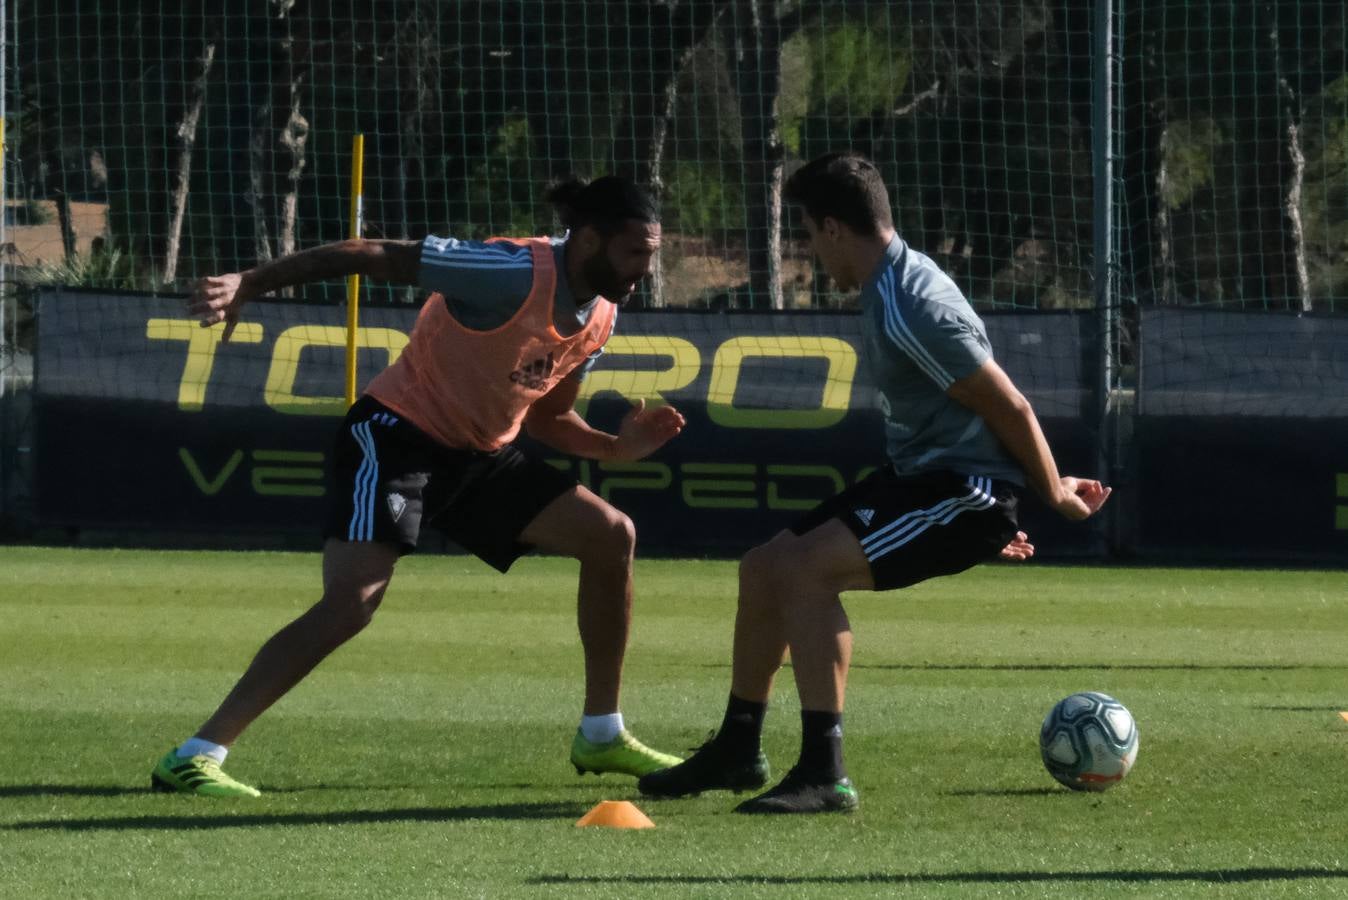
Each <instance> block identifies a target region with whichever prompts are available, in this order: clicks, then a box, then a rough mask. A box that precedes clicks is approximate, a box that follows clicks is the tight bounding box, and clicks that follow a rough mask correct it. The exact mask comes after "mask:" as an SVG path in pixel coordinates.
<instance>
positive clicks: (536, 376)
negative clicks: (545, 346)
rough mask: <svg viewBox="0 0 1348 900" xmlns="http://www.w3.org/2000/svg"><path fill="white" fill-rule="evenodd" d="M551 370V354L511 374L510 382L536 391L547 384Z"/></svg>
mask: <svg viewBox="0 0 1348 900" xmlns="http://www.w3.org/2000/svg"><path fill="white" fill-rule="evenodd" d="M552 369H553V362H552V354H551V353H549V354H548V355H547V356H546V357H545V358H543V359H536V360H534V361H533V362H531V363H529V364H528V365H527V366H521V367H520V368H518V369H516V370H515V371H513V372H511V373H510V380H511V381H513V382H515V383H516V384H522V385H524V386H525V387H527V388H532V389H533V390H535V391H537V390H540V389H541V388H542V387H543V386H544V385H546V384H547V383H548V378H550V377H551V376H552Z"/></svg>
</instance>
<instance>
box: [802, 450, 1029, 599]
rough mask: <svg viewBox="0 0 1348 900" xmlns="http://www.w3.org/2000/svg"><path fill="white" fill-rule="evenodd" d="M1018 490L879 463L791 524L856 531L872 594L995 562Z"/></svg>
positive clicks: (1010, 527) (1011, 523) (1008, 533)
mask: <svg viewBox="0 0 1348 900" xmlns="http://www.w3.org/2000/svg"><path fill="white" fill-rule="evenodd" d="M1017 490H1018V488H1017V487H1016V486H1015V485H1014V484H1011V483H1010V482H1007V481H998V480H993V479H991V478H984V477H980V476H977V475H959V474H956V473H954V472H928V473H923V474H921V475H908V476H899V475H895V474H894V470H893V469H891V468H890V467H889V466H884V467H883V468H881V469H879V470H878V471H876V472H874V473H872V474H871V475H869V476H867V477H866V478H864V479H862V480H861V481H859V482H858V483H856V484H854V485H852V486H851V487H850V488H848V489H847V490H845V491H843V492H842V493H841V494H838V495H837V496H835V497H832V498H830V499H828V500H825V501H824V502H823V503H821V504H819V505H818V506H816V507H815V508H814V509H813V510H811V511H810V512H808V513H806V514H805V516H804V517H803V518H801V519H800V520H798V521H797V522H795V523H794V524H793V525H792V526H791V531H792V532H793V533H794V534H797V535H803V534H805V533H806V532H809V531H813V530H814V529H815V528H818V527H819V526H820V525H823V524H824V523H825V522H827V521H829V520H830V519H837V520H838V521H840V522H842V523H843V524H844V525H846V526H847V527H848V528H850V529H851V530H852V533H853V534H855V535H856V536H857V540H859V541H860V542H861V549H862V550H863V551H864V552H865V554H866V559H867V560H869V561H870V564H871V577H872V578H873V579H874V580H875V589H876V590H877V591H888V590H893V589H894V588H901V587H907V586H908V585H910V584H917V583H918V582H919V581H925V580H927V579H928V578H934V577H936V576H937V575H953V574H955V573H956V572H963V571H964V570H965V569H967V568H969V567H970V566H974V565H977V564H978V563H981V562H986V561H988V560H990V559H995V558H996V557H997V554H998V552H999V551H1000V550H1001V549H1002V548H1003V547H1005V546H1006V545H1007V544H1008V543H1010V541H1011V539H1012V538H1014V537H1015V536H1016V530H1017V527H1018V526H1017V523H1016V505H1017V503H1018V502H1019V495H1018V494H1017Z"/></svg>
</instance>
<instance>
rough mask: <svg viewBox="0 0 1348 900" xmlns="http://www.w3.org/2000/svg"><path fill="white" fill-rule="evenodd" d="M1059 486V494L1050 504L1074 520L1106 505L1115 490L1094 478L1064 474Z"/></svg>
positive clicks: (1090, 514) (1089, 514)
mask: <svg viewBox="0 0 1348 900" xmlns="http://www.w3.org/2000/svg"><path fill="white" fill-rule="evenodd" d="M1058 486H1059V491H1058V494H1057V496H1055V497H1054V498H1053V499H1052V500H1051V501H1050V503H1049V505H1050V506H1052V507H1053V508H1054V509H1056V510H1057V511H1058V512H1060V513H1062V514H1063V515H1064V516H1066V517H1067V518H1069V519H1071V520H1072V521H1074V522H1079V521H1081V520H1082V519H1086V518H1089V517H1090V516H1092V515H1093V514H1094V513H1095V511H1096V510H1098V509H1099V508H1100V507H1102V506H1104V505H1105V501H1106V500H1108V499H1109V495H1110V494H1111V493H1113V491H1114V489H1113V488H1107V487H1105V486H1104V485H1102V484H1101V483H1100V482H1098V481H1095V480H1094V479H1091V478H1073V477H1072V476H1071V475H1064V476H1062V477H1061V478H1060V479H1059V480H1058Z"/></svg>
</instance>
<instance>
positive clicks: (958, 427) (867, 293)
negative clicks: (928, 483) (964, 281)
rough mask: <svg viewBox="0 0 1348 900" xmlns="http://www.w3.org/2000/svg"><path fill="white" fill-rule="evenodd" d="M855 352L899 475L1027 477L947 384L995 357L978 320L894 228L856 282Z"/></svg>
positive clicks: (1022, 481) (947, 280)
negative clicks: (874, 389)
mask: <svg viewBox="0 0 1348 900" xmlns="http://www.w3.org/2000/svg"><path fill="white" fill-rule="evenodd" d="M861 312H862V325H861V332H862V348H863V349H862V356H863V358H864V359H865V360H866V364H867V365H869V366H870V369H871V375H872V377H873V378H874V379H875V383H876V385H877V386H878V387H879V390H880V405H881V409H882V411H883V412H884V416H885V443H886V452H887V453H888V455H889V459H890V461H891V462H892V463H893V465H894V471H895V472H896V473H897V474H899V475H916V474H918V473H922V472H935V471H950V472H957V473H960V474H963V475H976V476H977V475H981V476H987V477H990V478H999V479H1003V480H1006V481H1010V482H1013V483H1015V484H1018V485H1024V484H1025V476H1024V474H1023V473H1022V472H1021V469H1020V466H1019V465H1018V464H1017V463H1016V461H1015V460H1014V459H1013V458H1012V457H1011V454H1010V453H1008V452H1007V450H1006V448H1005V447H1003V446H1002V444H1001V441H999V440H998V439H997V437H996V435H994V434H993V433H992V432H991V431H990V430H989V429H988V427H987V424H986V423H985V422H984V421H983V420H982V419H981V418H980V417H978V416H977V415H975V414H974V413H973V411H972V410H970V409H969V408H967V407H965V406H963V405H962V404H960V403H957V402H956V401H954V400H952V399H951V398H950V397H949V396H948V395H947V394H946V390H947V389H948V388H949V387H950V385H951V384H953V383H954V382H956V381H958V380H959V379H961V378H964V377H965V376H967V375H971V374H972V373H973V372H974V371H976V370H977V369H978V368H979V367H980V366H982V365H983V363H985V362H987V361H988V360H989V359H991V358H992V345H991V344H989V343H988V335H987V331H986V330H985V329H984V327H983V321H982V320H981V319H980V318H979V317H978V314H977V313H975V312H974V310H973V307H972V306H970V305H969V301H968V300H966V299H965V298H964V295H963V294H962V293H961V292H960V289H959V288H958V287H957V286H956V285H955V282H953V281H951V280H950V277H949V276H948V275H946V274H945V273H944V272H942V271H941V270H940V268H939V267H938V266H937V265H936V264H935V263H934V262H932V261H931V259H929V258H928V257H927V256H925V255H923V254H921V253H919V252H917V251H916V250H914V249H913V248H911V247H909V246H908V245H907V244H906V243H904V242H903V241H902V240H901V239H900V238H899V237H898V235H895V236H894V239H893V240H892V241H890V242H889V246H888V247H887V248H886V249H885V256H884V258H883V259H881V261H880V264H879V265H878V266H876V269H875V271H874V272H872V273H871V276H870V277H869V278H868V279H867V280H866V282H865V284H864V286H863V287H862V289H861Z"/></svg>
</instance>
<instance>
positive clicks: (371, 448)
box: [151, 176, 684, 796]
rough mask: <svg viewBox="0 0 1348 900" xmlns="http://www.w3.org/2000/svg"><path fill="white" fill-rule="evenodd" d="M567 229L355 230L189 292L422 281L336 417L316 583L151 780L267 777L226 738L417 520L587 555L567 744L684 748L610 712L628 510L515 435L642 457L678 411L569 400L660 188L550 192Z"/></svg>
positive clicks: (302, 657) (351, 613)
mask: <svg viewBox="0 0 1348 900" xmlns="http://www.w3.org/2000/svg"><path fill="white" fill-rule="evenodd" d="M548 199H549V200H550V201H551V202H552V203H553V204H554V205H555V206H556V207H557V209H558V212H559V215H560V217H561V219H562V222H563V224H564V225H566V226H567V228H568V229H569V230H568V232H567V235H566V236H565V237H563V238H559V239H558V238H547V237H539V238H528V239H523V240H515V239H493V240H490V241H486V242H476V241H462V240H456V239H454V238H438V237H428V238H426V239H425V240H424V241H420V242H417V241H393V240H348V241H339V242H336V243H331V244H326V245H323V246H320V247H315V248H313V249H311V250H306V251H303V252H300V253H296V254H294V255H292V256H288V257H285V258H282V259H278V260H274V261H271V262H267V263H264V264H262V265H260V266H258V267H256V268H253V269H250V270H248V271H245V272H237V273H231V274H225V275H217V276H212V277H208V278H204V279H202V280H201V281H200V282H199V283H198V284H197V285H196V287H195V290H194V292H193V294H192V297H191V299H190V301H189V306H188V309H189V311H190V312H191V313H192V314H193V315H195V316H198V317H200V319H201V323H202V325H203V326H210V325H215V324H218V323H221V322H223V323H224V327H225V335H224V339H225V340H228V337H229V334H230V332H232V331H233V328H234V325H235V323H236V322H237V320H238V317H239V313H240V309H241V308H242V307H243V305H244V304H245V303H247V302H248V301H249V300H251V299H252V298H254V297H258V296H261V295H263V294H267V293H269V292H272V291H275V290H278V289H280V288H284V287H289V286H293V285H299V284H305V283H308V282H313V281H321V280H327V279H336V278H341V277H345V276H347V275H351V274H360V275H365V276H369V277H371V278H376V279H382V280H385V281H389V282H392V283H395V284H409V285H420V286H421V287H422V288H425V289H426V290H428V291H430V292H431V294H430V297H429V299H428V300H427V301H426V303H425V305H424V306H423V307H422V309H421V313H420V315H419V316H418V317H417V321H416V324H415V326H414V327H413V329H412V333H411V336H410V340H409V343H408V345H407V347H406V348H405V349H404V351H403V353H402V355H401V356H399V357H398V359H397V360H396V361H395V362H394V363H393V364H392V365H391V366H389V367H388V368H387V369H385V370H384V371H383V372H382V373H381V374H379V375H378V376H377V377H375V379H374V380H373V381H371V383H370V384H369V386H368V387H367V388H366V390H365V393H364V395H363V396H362V397H361V398H360V399H359V400H358V401H357V402H356V404H355V405H354V406H352V407H351V409H350V411H349V412H348V413H347V416H346V419H345V420H344V422H343V423H342V426H341V428H340V429H339V430H338V433H337V439H336V445H335V448H334V455H333V471H332V472H331V481H330V485H329V489H328V497H329V502H330V511H329V514H328V519H327V523H326V528H325V532H324V534H325V537H326V542H325V544H324V549H323V595H322V598H321V599H320V600H319V601H318V602H317V603H316V604H315V605H314V606H313V607H311V608H310V609H309V610H308V611H307V612H305V613H304V614H303V615H301V616H300V617H299V618H298V619H296V620H295V621H293V622H291V623H290V624H289V625H287V626H285V627H284V628H282V629H281V630H280V631H279V632H277V633H276V634H275V635H274V636H273V637H272V638H271V639H270V640H268V641H267V642H266V643H265V644H264V645H263V646H262V648H261V650H259V651H258V653H257V656H256V657H255V658H254V659H253V661H252V664H251V665H250V666H249V667H248V670H247V671H246V672H245V673H244V674H243V677H242V678H240V679H239V681H238V683H237V684H236V685H235V686H234V689H233V690H232V691H231V692H230V693H229V695H228V696H227V697H226V698H225V699H224V701H223V702H222V703H221V705H220V707H219V708H218V709H217V710H216V711H215V713H214V714H213V715H212V716H211V717H210V718H209V719H208V720H207V721H206V722H205V724H203V725H202V726H201V728H200V729H199V730H198V731H197V732H196V734H195V735H194V736H193V737H191V738H190V739H189V740H187V741H185V742H184V743H183V744H181V745H180V746H178V747H175V748H174V749H173V750H170V751H169V752H168V754H167V755H165V756H164V758H163V759H161V760H160V761H159V763H158V765H157V766H156V767H155V769H154V772H153V773H152V776H151V782H152V784H153V786H154V787H156V788H157V789H160V790H166V791H183V792H188V793H196V794H203V795H209V796H257V795H258V793H259V792H258V791H257V790H256V789H255V788H253V787H250V786H249V785H246V784H243V783H241V782H238V781H236V780H234V779H233V778H231V777H230V776H229V775H227V774H225V773H224V772H223V771H222V770H221V765H222V764H223V763H224V761H225V756H226V754H227V752H228V748H229V747H230V746H231V745H232V744H233V743H234V742H235V740H236V739H237V738H238V737H239V736H240V735H241V734H242V733H243V731H244V730H245V729H246V728H247V727H248V726H249V725H250V724H251V723H252V722H253V721H254V720H255V719H256V718H257V717H258V716H259V715H261V714H262V713H263V712H264V711H265V710H266V709H267V708H269V707H270V706H271V705H272V704H273V703H275V702H276V701H277V700H279V699H280V698H281V697H282V696H283V695H284V694H285V693H286V692H287V691H289V690H290V689H291V688H292V687H294V686H295V685H296V684H298V683H299V681H300V680H301V679H303V678H304V677H305V676H306V675H307V674H308V673H309V672H310V671H311V670H312V669H313V668H314V667H315V666H317V665H318V664H319V663H320V662H322V660H323V659H324V658H326V657H327V655H328V654H329V653H331V652H332V651H333V650H335V649H337V647H339V646H341V645H342V644H343V643H345V642H346V641H347V640H349V639H350V638H352V637H353V636H355V635H356V634H357V633H358V632H359V631H360V630H361V629H363V628H364V627H365V626H366V625H367V624H369V622H370V620H371V617H372V616H373V615H374V612H375V610H376V609H377V608H378V607H379V604H380V602H381V601H382V600H383V597H384V593H385V591H386V590H387V589H388V586H389V582H390V580H391V579H392V577H393V570H394V567H395V564H396V563H397V561H398V559H399V557H400V556H402V555H403V554H405V553H408V552H411V551H412V550H413V549H414V548H415V547H416V544H417V540H418V537H419V535H420V532H421V529H422V527H423V526H430V527H432V528H435V529H437V530H439V531H441V532H443V533H444V534H445V535H447V536H448V537H449V538H451V539H452V540H454V541H455V542H457V543H458V544H460V545H461V546H463V547H464V548H465V549H467V550H469V551H470V552H472V553H474V554H476V555H477V556H478V557H479V558H481V559H482V560H484V561H485V562H487V563H488V564H490V565H491V566H493V567H495V568H496V569H498V570H500V571H501V572H505V571H506V570H507V569H509V568H510V566H511V564H512V563H513V562H514V561H515V560H516V559H517V558H519V557H520V556H521V555H522V554H524V553H526V552H528V551H529V550H530V549H533V548H537V549H538V550H541V551H543V552H545V553H551V554H557V555H562V556H570V557H574V558H576V559H578V560H579V561H580V586H579V600H578V616H577V618H578V621H579V629H580V637H581V645H582V647H583V649H584V655H585V700H584V707H583V713H582V716H581V721H580V727H579V729H578V730H577V732H576V735H575V738H574V739H573V741H572V745H571V762H572V764H574V765H575V767H576V769H577V771H579V772H582V773H583V772H586V771H592V772H596V773H600V772H618V773H623V774H628V775H634V776H641V775H645V774H649V773H651V772H655V771H658V770H660V769H662V768H665V767H668V766H670V765H673V764H675V763H677V762H678V761H679V760H678V758H677V757H674V756H670V755H667V754H664V753H660V752H658V751H656V750H652V749H651V748H649V747H646V746H645V745H643V744H642V743H641V742H639V741H638V740H636V738H634V737H633V736H632V735H631V734H630V733H629V732H628V731H627V730H626V728H625V727H624V724H623V718H622V714H621V712H619V703H618V701H619V691H620V686H621V680H622V664H623V655H624V653H625V651H626V647H627V639H628V631H629V628H630V624H631V608H632V560H633V555H634V548H635V542H636V534H635V529H634V527H633V525H632V521H631V520H630V519H629V518H628V517H627V516H626V515H624V514H623V513H622V512H620V511H619V510H617V509H615V508H614V507H613V506H611V505H609V504H608V503H607V502H605V501H604V500H602V499H601V498H599V497H598V496H596V495H595V494H593V493H591V492H590V491H589V490H587V489H586V488H585V487H583V486H582V485H580V484H578V483H577V482H576V480H575V479H574V478H573V477H571V476H570V475H567V474H565V473H563V472H561V471H559V470H558V469H556V468H554V467H552V466H550V465H548V464H547V463H545V462H544V461H543V460H541V459H539V458H537V457H536V456H534V455H532V454H530V453H528V452H526V451H525V450H523V449H521V448H520V447H517V446H516V445H515V444H514V441H515V439H516V437H517V436H518V434H519V432H520V430H521V428H523V429H524V430H525V431H527V432H528V434H529V435H530V436H531V437H533V438H535V439H536V440H538V441H541V442H542V443H544V444H546V445H548V446H550V447H553V448H555V449H557V450H559V451H561V452H563V453H568V454H572V455H575V456H581V457H585V458H589V459H597V460H638V459H642V458H644V457H646V456H648V455H649V454H651V453H653V452H655V451H656V450H658V449H659V448H660V447H662V446H663V445H664V444H665V443H666V442H667V441H669V440H670V439H671V438H673V437H674V436H675V435H677V434H678V433H679V431H680V430H681V429H682V428H683V425H684V419H683V416H682V415H681V414H680V413H679V412H678V411H677V410H676V409H674V408H673V407H671V406H660V407H654V408H650V409H647V408H646V407H645V405H644V404H643V403H638V404H637V405H636V406H635V407H634V408H633V409H632V410H631V411H629V413H628V414H627V415H626V416H625V417H624V419H623V421H622V423H621V425H620V427H619V429H618V433H617V434H609V433H606V432H603V431H599V430H596V429H594V428H591V427H590V426H589V425H588V424H586V422H585V421H584V420H583V419H582V418H581V417H580V415H579V414H578V413H577V412H576V411H575V409H574V408H573V407H574V403H575V400H576V398H577V396H578V394H579V391H580V384H581V379H582V378H583V377H584V375H585V373H586V372H587V371H588V370H589V368H590V367H591V366H592V365H593V364H594V361H595V359H596V358H597V357H598V356H599V354H600V353H601V352H602V351H603V347H604V344H605V342H606V341H607V340H608V338H609V336H610V335H611V334H612V333H613V328H614V324H615V321H616V318H617V308H618V306H620V305H621V304H622V303H624V302H625V301H626V300H627V298H628V297H630V296H631V294H632V292H633V291H635V290H636V287H637V284H638V283H639V282H640V281H641V280H642V279H644V278H646V277H647V276H648V275H649V273H650V265H651V259H652V257H653V256H654V254H655V253H656V251H657V250H658V249H659V247H660V224H659V221H658V216H657V213H656V209H655V204H654V201H653V199H652V198H651V196H650V195H649V194H648V193H647V192H646V191H645V190H643V189H642V188H640V187H639V186H637V185H635V184H633V183H631V182H630V181H627V180H626V179H622V178H619V177H616V176H606V177H603V178H599V179H597V180H595V181H593V182H591V183H589V184H584V183H583V182H580V181H577V180H571V181H567V182H563V183H561V184H559V185H557V186H555V187H553V188H552V189H550V191H549V193H548Z"/></svg>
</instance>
